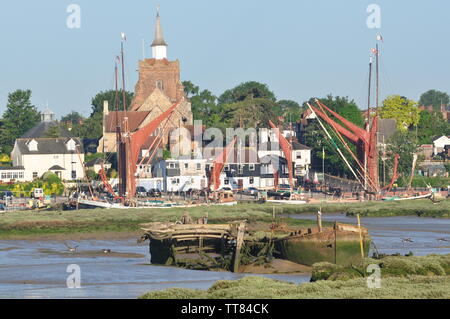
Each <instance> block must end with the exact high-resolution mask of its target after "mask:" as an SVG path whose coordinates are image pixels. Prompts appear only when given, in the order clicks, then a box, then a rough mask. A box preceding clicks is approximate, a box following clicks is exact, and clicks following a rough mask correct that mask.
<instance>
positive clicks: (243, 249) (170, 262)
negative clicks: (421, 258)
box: [139, 214, 370, 272]
mask: <svg viewBox="0 0 450 319" xmlns="http://www.w3.org/2000/svg"><path fill="white" fill-rule="evenodd" d="M269 225H270V224H267V225H265V226H263V227H264V228H266V229H261V225H257V226H255V225H252V224H246V222H245V221H236V222H232V223H229V224H207V217H203V218H200V219H198V220H197V221H192V220H191V218H190V217H189V215H187V214H185V215H183V217H182V219H181V221H179V222H176V223H174V222H154V223H148V224H142V230H143V231H144V235H143V236H142V237H141V238H140V240H139V241H145V240H147V239H148V240H150V255H151V262H152V264H159V265H166V266H178V267H183V268H188V269H198V270H227V271H234V272H239V269H240V267H241V266H244V265H257V266H264V267H271V266H270V265H271V263H272V261H273V260H274V259H281V260H287V261H289V262H293V263H296V264H301V265H307V266H311V265H312V264H313V263H316V262H321V261H328V262H331V263H336V264H350V263H356V262H359V261H360V260H361V258H362V256H364V257H367V255H368V250H369V245H370V236H369V235H368V232H367V229H365V228H363V227H358V226H353V225H347V224H340V223H335V225H334V226H333V227H322V225H321V222H318V227H317V229H316V228H314V229H311V228H306V229H297V228H296V229H293V228H290V227H287V226H286V225H285V224H275V223H272V225H271V226H270V227H269ZM274 271H277V270H276V269H274Z"/></svg>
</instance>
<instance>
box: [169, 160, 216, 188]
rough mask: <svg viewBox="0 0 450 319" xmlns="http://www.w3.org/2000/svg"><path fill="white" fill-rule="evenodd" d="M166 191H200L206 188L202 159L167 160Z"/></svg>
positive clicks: (206, 182)
mask: <svg viewBox="0 0 450 319" xmlns="http://www.w3.org/2000/svg"><path fill="white" fill-rule="evenodd" d="M165 162H166V173H165V174H166V190H167V191H168V192H178V191H182V192H183V191H188V190H189V189H197V190H201V189H203V188H206V187H207V186H208V179H207V177H206V171H205V164H206V160H204V159H167V160H166V161H165Z"/></svg>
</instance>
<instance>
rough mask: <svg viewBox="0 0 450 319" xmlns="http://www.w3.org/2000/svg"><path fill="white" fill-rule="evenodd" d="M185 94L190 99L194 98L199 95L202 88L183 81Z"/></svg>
mask: <svg viewBox="0 0 450 319" xmlns="http://www.w3.org/2000/svg"><path fill="white" fill-rule="evenodd" d="M183 88H184V94H186V97H187V98H188V99H190V98H191V97H192V96H195V95H198V93H199V91H200V88H199V87H198V86H197V85H195V84H194V83H192V82H191V81H183Z"/></svg>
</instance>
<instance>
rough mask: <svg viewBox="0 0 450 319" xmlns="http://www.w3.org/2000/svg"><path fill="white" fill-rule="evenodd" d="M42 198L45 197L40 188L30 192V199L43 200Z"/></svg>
mask: <svg viewBox="0 0 450 319" xmlns="http://www.w3.org/2000/svg"><path fill="white" fill-rule="evenodd" d="M43 197H45V194H44V190H43V189H42V188H35V189H33V191H32V192H31V198H43Z"/></svg>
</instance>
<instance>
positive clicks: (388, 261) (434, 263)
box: [311, 254, 450, 281]
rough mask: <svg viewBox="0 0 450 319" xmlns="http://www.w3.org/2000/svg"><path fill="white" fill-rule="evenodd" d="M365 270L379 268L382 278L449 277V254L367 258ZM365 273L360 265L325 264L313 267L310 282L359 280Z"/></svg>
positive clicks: (317, 264)
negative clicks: (372, 267)
mask: <svg viewBox="0 0 450 319" xmlns="http://www.w3.org/2000/svg"><path fill="white" fill-rule="evenodd" d="M364 264H365V267H364V268H366V267H367V266H368V265H370V264H376V265H378V266H379V267H380V270H381V276H382V277H408V276H411V275H418V276H446V275H447V276H450V254H449V255H428V256H409V257H406V256H387V257H384V258H381V259H371V258H367V259H366V260H365V261H364ZM364 274H365V271H364V269H363V267H362V266H361V265H352V266H338V265H334V264H331V263H327V262H322V263H316V264H314V265H313V271H312V275H311V281H319V280H331V281H336V280H348V279H354V278H361V277H363V276H364Z"/></svg>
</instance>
